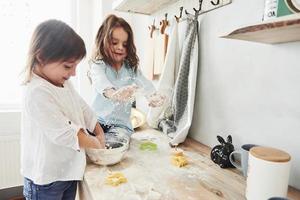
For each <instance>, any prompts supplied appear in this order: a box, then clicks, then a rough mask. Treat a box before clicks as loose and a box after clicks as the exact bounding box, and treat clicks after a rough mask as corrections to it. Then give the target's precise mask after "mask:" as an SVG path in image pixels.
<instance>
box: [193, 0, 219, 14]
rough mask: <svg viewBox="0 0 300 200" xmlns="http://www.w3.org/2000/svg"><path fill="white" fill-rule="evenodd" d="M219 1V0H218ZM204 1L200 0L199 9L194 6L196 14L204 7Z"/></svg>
mask: <svg viewBox="0 0 300 200" xmlns="http://www.w3.org/2000/svg"><path fill="white" fill-rule="evenodd" d="M218 1H219V0H218ZM202 2H203V0H199V9H198V10H197V9H196V8H193V10H194V11H195V14H196V13H199V12H200V11H201V7H202Z"/></svg>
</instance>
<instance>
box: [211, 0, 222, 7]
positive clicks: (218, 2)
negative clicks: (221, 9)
mask: <svg viewBox="0 0 300 200" xmlns="http://www.w3.org/2000/svg"><path fill="white" fill-rule="evenodd" d="M210 3H211V4H212V5H214V6H216V5H219V4H220V0H217V3H215V2H214V1H210Z"/></svg>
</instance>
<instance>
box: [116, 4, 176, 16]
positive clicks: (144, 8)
mask: <svg viewBox="0 0 300 200" xmlns="http://www.w3.org/2000/svg"><path fill="white" fill-rule="evenodd" d="M177 1H178V0H115V1H114V2H113V9H114V10H118V11H124V12H132V13H140V14H146V15H151V14H152V13H154V12H156V11H158V10H161V9H162V8H165V7H167V6H169V5H171V4H173V3H175V2H177Z"/></svg>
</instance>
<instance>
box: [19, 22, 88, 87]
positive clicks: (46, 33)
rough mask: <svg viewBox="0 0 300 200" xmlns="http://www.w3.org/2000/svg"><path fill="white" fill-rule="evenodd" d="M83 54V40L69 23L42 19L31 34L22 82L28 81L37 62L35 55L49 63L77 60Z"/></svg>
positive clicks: (84, 53)
mask: <svg viewBox="0 0 300 200" xmlns="http://www.w3.org/2000/svg"><path fill="white" fill-rule="evenodd" d="M85 55H86V48H85V45H84V41H83V40H82V38H81V37H80V36H79V35H78V34H77V33H76V32H75V31H74V30H73V29H72V28H71V27H70V26H69V25H67V24H66V23H64V22H62V21H59V20H55V19H51V20H47V21H44V22H42V23H40V24H39V25H38V26H37V27H36V29H35V31H34V33H33V35H32V38H31V42H30V47H29V51H28V57H27V64H26V66H25V68H24V70H23V73H24V74H25V78H24V81H23V84H26V83H28V82H29V81H30V79H31V77H32V71H33V68H34V66H35V65H36V64H39V61H38V59H37V57H39V58H40V59H41V61H42V62H43V64H49V63H52V62H57V61H61V62H64V61H67V60H71V59H74V60H78V59H82V58H84V57H85Z"/></svg>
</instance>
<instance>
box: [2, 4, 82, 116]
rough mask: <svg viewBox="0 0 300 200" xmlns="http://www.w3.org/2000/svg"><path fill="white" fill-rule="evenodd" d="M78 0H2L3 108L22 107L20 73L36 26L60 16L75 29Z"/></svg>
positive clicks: (60, 18)
mask: <svg viewBox="0 0 300 200" xmlns="http://www.w3.org/2000/svg"><path fill="white" fill-rule="evenodd" d="M76 2H77V1H74V0H63V1H62V0H51V1H40V0H0V27H1V32H0V44H1V45H0V69H1V73H0V111H1V110H7V109H9V110H10V109H14V110H15V109H17V110H18V109H19V108H20V105H21V101H22V100H21V98H22V95H21V82H22V76H21V72H22V70H23V68H24V66H25V64H26V58H27V57H26V55H27V51H28V47H29V42H30V39H31V35H32V32H33V30H34V29H35V27H36V26H37V25H38V24H39V23H40V22H42V21H44V20H47V19H59V20H62V21H64V22H66V23H67V24H69V25H70V26H71V27H72V28H74V29H75V27H74V25H75V24H76V23H75V22H76V21H75V20H76V19H75V16H76V13H75V12H76V10H77V9H76Z"/></svg>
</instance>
